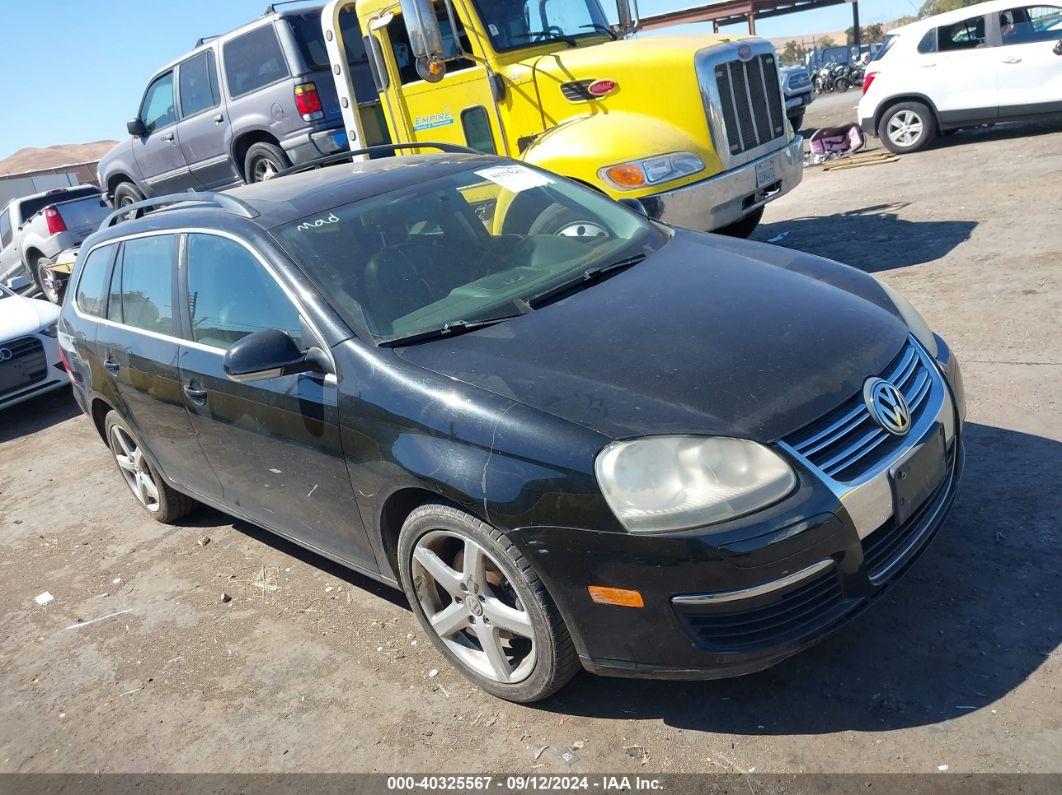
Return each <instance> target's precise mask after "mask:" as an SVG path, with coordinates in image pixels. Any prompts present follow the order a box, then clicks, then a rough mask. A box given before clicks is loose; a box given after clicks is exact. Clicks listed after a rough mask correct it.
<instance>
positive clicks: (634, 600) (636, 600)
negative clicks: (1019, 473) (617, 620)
mask: <svg viewBox="0 0 1062 795" xmlns="http://www.w3.org/2000/svg"><path fill="white" fill-rule="evenodd" d="M586 590H587V591H589V592H590V598H591V599H593V600H594V601H595V602H597V603H598V604H599V605H619V606H620V607H645V602H644V601H643V600H642V595H641V594H640V593H638V592H637V591H628V590H626V589H624V588H605V587H604V586H602V585H588V586H587V587H586Z"/></svg>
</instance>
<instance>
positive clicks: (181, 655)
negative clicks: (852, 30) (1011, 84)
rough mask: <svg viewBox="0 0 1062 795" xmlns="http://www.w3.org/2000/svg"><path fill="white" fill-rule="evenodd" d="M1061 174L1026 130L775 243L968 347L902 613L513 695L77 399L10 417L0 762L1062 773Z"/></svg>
mask: <svg viewBox="0 0 1062 795" xmlns="http://www.w3.org/2000/svg"><path fill="white" fill-rule="evenodd" d="M856 99H857V94H856V93H855V92H851V93H849V94H846V95H844V96H841V97H829V98H825V99H823V100H821V101H820V102H819V103H817V104H816V105H815V106H813V108H812V109H811V111H810V113H809V115H808V118H807V124H806V125H805V128H806V131H807V130H808V129H810V126H811V125H815V124H819V125H822V124H827V123H834V122H839V121H844V120H846V119H848V118H851V116H852V110H851V107H852V105H854V103H855V102H856ZM1060 176H1062V128H1060V127H1058V126H1055V127H1050V126H1043V127H1023V128H1008V129H1004V128H998V129H994V130H982V131H977V132H971V133H961V134H959V135H956V136H954V137H951V138H949V139H947V140H946V141H945V142H944V143H943V144H942V145H941V146H939V147H937V148H935V149H933V150H932V151H928V152H924V153H920V154H916V155H911V156H907V157H904V158H903V159H902V160H900V161H899V162H895V163H891V164H887V165H879V166H872V167H866V168H859V169H854V170H850V171H839V172H832V173H825V172H822V171H821V170H819V169H811V170H809V171H808V173H807V176H806V182H805V184H804V185H802V186H801V187H800V188H799V189H798V190H797V191H795V192H794V193H792V194H790V195H789V196H787V197H785V198H783V199H782V200H780V201H778V202H777V203H775V204H773V205H771V206H770V208H769V210H768V212H767V216H766V218H765V223H764V225H763V227H762V228H761V229H760V230H759V231H758V232H757V234H756V238H757V239H759V240H772V239H773V240H777V241H778V242H779V243H780V244H781V245H785V246H789V247H793V248H798V249H803V250H806V251H809V252H813V253H815V254H820V255H824V256H827V257H831V258H834V259H837V260H840V261H843V262H847V263H849V264H852V265H854V266H856V267H859V268H862V269H864V270H866V271H868V272H872V273H874V274H876V275H878V276H879V277H881V278H882V279H884V280H885V281H887V282H888V283H889V284H891V285H894V286H895V287H897V288H899V289H901V290H902V291H904V292H905V293H906V294H907V295H908V296H909V297H910V298H911V299H912V300H913V301H914V302H915V303H916V304H917V305H918V306H919V307H920V308H921V309H922V310H923V311H924V313H925V315H926V317H927V318H928V320H929V321H930V323H931V325H933V326H934V327H936V328H937V329H938V330H939V331H940V332H941V333H942V334H944V335H945V336H946V337H947V338H948V339H949V340H950V342H951V344H952V346H953V347H954V349H955V350H956V351H957V353H958V355H959V357H960V359H961V361H962V363H963V366H964V371H965V376H966V384H967V390H968V395H969V417H968V421H969V424H968V426H967V438H966V442H967V447H968V469H967V472H966V477H965V481H964V483H963V486H962V490H961V493H960V495H959V499H958V501H957V503H956V505H955V509H954V512H953V513H952V515H951V518H950V520H949V522H948V523H947V525H946V526H945V527H944V528H943V530H942V531H941V533H940V535H939V536H938V539H937V540H936V542H935V543H934V546H933V547H932V548H931V549H930V551H929V552H928V553H927V554H926V555H925V557H924V558H923V559H922V560H921V561H920V562H919V564H918V565H917V566H916V567H915V568H914V569H913V570H912V571H911V573H910V574H909V575H908V576H907V577H906V579H905V580H904V581H903V582H902V583H901V584H900V585H898V587H897V588H896V589H895V590H893V592H892V593H891V594H890V595H889V596H888V597H887V599H886V600H885V601H884V602H883V603H882V604H880V605H879V606H878V607H877V608H876V609H875V610H872V611H871V612H870V613H868V614H866V615H864V616H863V617H861V618H860V619H859V620H858V621H857V622H856V623H855V624H854V625H851V626H849V627H848V628H846V629H845V630H843V631H841V632H840V633H838V634H837V635H835V636H833V637H832V638H830V639H829V640H828V641H826V642H825V643H822V644H820V645H819V646H817V647H816V648H814V649H812V650H810V651H808V652H806V653H804V654H802V655H799V656H798V657H796V658H793V659H791V660H789V661H787V662H785V663H783V664H782V665H780V666H778V667H776V668H774V669H772V670H770V671H767V672H764V673H761V674H757V675H754V676H749V677H745V678H742V679H736V680H729V681H717V682H708V683H698V684H684V683H666V682H653V681H647V682H643V681H627V680H609V679H600V678H596V677H593V676H590V675H585V674H584V675H581V676H579V677H578V678H577V679H576V680H575V681H574V682H572V683H571V685H569V686H568V687H567V688H566V689H565V690H564V691H563V692H561V693H560V694H559V695H557V696H556V697H554V698H553V699H551V700H549V701H547V702H546V703H544V704H540V705H537V706H515V705H512V704H508V703H505V702H502V701H499V700H496V699H494V698H491V697H490V696H487V695H486V694H484V693H482V692H480V691H478V690H477V689H475V688H474V687H472V686H471V685H470V684H468V683H467V682H466V681H465V680H464V679H463V678H462V677H461V676H459V675H458V674H457V673H456V672H454V671H452V670H451V669H450V668H449V667H448V666H447V665H446V664H445V662H444V661H443V659H442V658H441V657H440V656H439V655H438V654H437V653H436V652H435V651H434V649H433V648H432V646H431V644H430V643H429V642H428V641H427V639H425V638H424V637H423V636H422V634H421V632H420V630H419V627H418V626H417V624H416V622H415V620H414V618H413V616H412V614H411V613H410V611H409V609H408V608H407V606H406V605H405V603H404V600H403V598H402V596H401V595H400V594H398V593H392V592H390V591H389V590H387V589H385V588H383V587H380V586H378V585H375V584H373V583H372V582H370V581H368V580H366V579H364V578H362V577H360V576H358V575H354V574H351V573H348V572H345V571H344V570H342V569H340V568H339V567H337V566H335V565H333V564H331V563H329V562H327V561H325V560H323V559H321V558H318V557H316V556H314V555H312V554H310V553H306V552H303V551H300V550H299V549H297V548H295V547H293V546H291V545H289V544H286V543H284V542H282V541H280V540H278V539H275V538H272V537H270V536H268V535H267V534H266V533H264V532H262V531H259V530H257V529H255V528H253V527H251V526H249V525H246V524H244V523H242V522H237V521H234V520H232V519H231V518H229V517H227V516H225V515H223V514H220V513H217V512H215V511H210V510H206V509H203V510H201V511H200V512H198V513H196V514H195V515H193V517H191V519H190V521H188V522H186V523H185V524H184V525H182V526H179V527H162V526H159V525H157V524H155V523H154V522H152V521H151V520H150V519H147V518H145V516H144V515H142V514H141V512H140V510H139V509H138V507H137V506H136V505H135V504H134V502H133V499H132V497H131V496H130V495H129V494H128V492H127V490H126V487H125V484H124V483H123V482H122V481H121V479H120V478H119V476H118V474H117V472H116V471H115V467H114V465H113V463H112V460H111V458H110V457H109V455H108V453H107V450H106V449H105V448H104V446H103V445H102V444H101V443H100V441H99V439H98V437H97V436H96V434H95V431H94V430H93V429H92V428H91V427H90V424H89V422H88V420H86V419H84V418H83V417H81V416H80V415H79V413H78V411H77V409H76V407H75V406H74V403H73V401H72V399H71V398H70V396H69V394H68V393H66V392H62V393H59V394H55V395H53V396H51V397H48V398H45V399H41V400H36V401H33V402H32V403H30V404H28V405H24V406H21V407H18V408H15V409H11V410H8V411H6V412H4V413H3V414H0V550H2V554H0V582H2V586H0V615H2V635H0V692H2V696H0V710H2V713H3V718H2V723H0V772H12V771H66V772H69V771H81V772H93V771H104V772H109V771H124V772H146V771H156V772H158V771H161V772H171V771H214V772H229V771H244V772H246V771H287V772H294V771H315V772H322V771H348V772H349V771H376V772H381V771H423V772H433V771H434V772H445V771H465V772H478V771H494V772H498V771H533V770H535V771H540V772H552V771H570V772H606V771H626V772H632V773H633V772H639V773H649V772H655V771H670V772H705V771H720V772H724V771H731V772H737V771H741V772H745V771H749V770H751V769H753V768H755V770H756V771H757V772H774V773H779V772H785V773H788V772H807V771H815V772H818V771H844V772H858V773H869V772H889V771H917V772H936V771H937V770H938V768H941V766H944V765H946V766H947V771H948V772H949V773H960V772H967V771H993V772H1003V771H1022V772H1029V771H1053V772H1059V771H1062V657H1060V654H1059V648H1058V647H1059V640H1060V635H1062V616H1060V609H1059V608H1060V606H1062V584H1060V583H1062V577H1060V570H1062V553H1060V551H1059V546H1060V541H1062V539H1060V534H1059V525H1060V521H1062V403H1060V399H1059V391H1060V390H1059V387H1060V386H1062V377H1060V376H1062V336H1060V333H1059V332H1060V319H1062V289H1060V281H1062V184H1060V182H1059V178H1060ZM779 238H780V239H779ZM207 539H209V542H207ZM42 591H49V592H51V593H52V594H53V595H54V597H55V601H53V602H52V603H51V604H48V605H47V606H45V607H39V606H37V605H36V604H35V602H34V597H35V596H37V595H38V594H39V593H41V592H42ZM222 593H227V594H229V595H230V596H231V597H232V600H231V602H229V603H223V602H222V601H221V595H222ZM114 614H117V615H114ZM108 616H109V617H108ZM93 619H100V620H98V621H96V622H95V623H89V621H91V620H93ZM79 620H83V622H84V623H82V624H80V625H78V624H77V622H78V621H79ZM436 670H437V674H436V675H432V672H433V671H436ZM545 746H549V747H548V748H546V749H545V750H542V749H543V747H545ZM633 746H638V747H639V748H632V747H633ZM570 748H575V756H576V758H577V761H576V762H575V763H574V765H573V766H572V767H570V768H569V767H567V765H566V764H565V763H564V762H563V761H562V760H561V759H560V757H559V752H562V751H564V750H567V749H570Z"/></svg>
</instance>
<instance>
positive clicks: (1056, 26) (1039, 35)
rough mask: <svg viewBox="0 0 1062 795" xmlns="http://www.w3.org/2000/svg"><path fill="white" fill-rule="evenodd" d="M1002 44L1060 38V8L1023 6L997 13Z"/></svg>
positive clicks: (1061, 15)
mask: <svg viewBox="0 0 1062 795" xmlns="http://www.w3.org/2000/svg"><path fill="white" fill-rule="evenodd" d="M999 31H1000V33H1001V34H1002V37H1003V45H1004V46H1006V45H1009V44H1031V43H1033V42H1037V41H1056V40H1059V39H1062V8H1060V7H1058V6H1024V7H1022V8H1012V9H1011V10H1010V11H1004V12H1003V13H1001V14H1000V15H999Z"/></svg>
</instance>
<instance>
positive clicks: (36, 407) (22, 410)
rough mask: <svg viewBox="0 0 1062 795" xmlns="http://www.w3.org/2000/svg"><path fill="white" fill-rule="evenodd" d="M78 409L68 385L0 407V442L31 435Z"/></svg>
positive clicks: (73, 413)
mask: <svg viewBox="0 0 1062 795" xmlns="http://www.w3.org/2000/svg"><path fill="white" fill-rule="evenodd" d="M80 413H81V409H80V407H78V405H77V403H75V402H74V397H73V395H72V394H71V393H70V389H69V387H63V388H62V389H57V390H56V391H54V392H49V393H47V394H45V395H41V396H40V397H35V398H30V399H29V400H27V401H26V402H25V403H19V404H18V405H17V406H12V407H11V408H9V409H3V410H0V443H3V442H10V441H11V440H12V439H21V438H22V437H24V436H32V435H33V434H35V433H37V431H43V430H44V429H45V428H48V427H51V426H52V425H58V424H59V423H60V422H63V421H65V420H68V419H70V418H71V417H76V416H77V415H79V414H80Z"/></svg>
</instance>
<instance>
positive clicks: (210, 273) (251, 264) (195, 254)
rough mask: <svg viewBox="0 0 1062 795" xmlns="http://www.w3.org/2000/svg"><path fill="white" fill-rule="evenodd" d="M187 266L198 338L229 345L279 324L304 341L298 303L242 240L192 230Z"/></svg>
mask: <svg viewBox="0 0 1062 795" xmlns="http://www.w3.org/2000/svg"><path fill="white" fill-rule="evenodd" d="M187 272H188V309H189V314H190V315H191V319H192V337H193V339H194V340H195V341H196V342H199V343H202V344H203V345H210V346H212V347H215V348H222V349H227V348H228V347H229V346H230V345H232V343H234V342H236V341H237V340H239V339H242V338H243V337H246V336H247V335H248V334H251V333H253V332H255V331H261V330H262V329H266V328H276V329H280V330H281V331H286V332H287V333H288V334H290V335H291V338H292V339H293V340H295V343H296V344H297V345H299V347H300V348H301V347H303V341H302V323H301V320H300V318H299V312H298V310H297V309H296V308H295V305H294V304H293V303H292V302H291V299H290V298H288V296H287V294H286V293H285V292H284V291H283V290H282V289H281V288H280V285H279V284H277V283H276V281H275V280H274V279H273V277H272V276H270V275H269V273H268V272H266V269H265V268H264V267H262V264H261V263H260V262H259V261H258V260H257V258H255V256H254V255H253V254H251V252H249V251H248V250H247V249H246V248H244V247H243V246H242V245H240V244H239V243H237V242H235V241H233V240H229V239H228V238H225V237H218V236H217V235H197V234H191V235H189V236H188V264H187Z"/></svg>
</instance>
